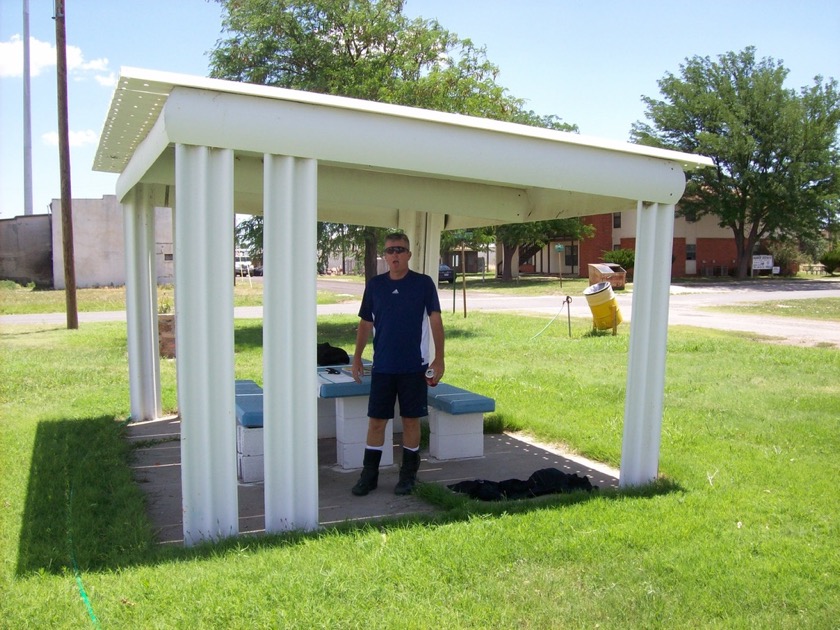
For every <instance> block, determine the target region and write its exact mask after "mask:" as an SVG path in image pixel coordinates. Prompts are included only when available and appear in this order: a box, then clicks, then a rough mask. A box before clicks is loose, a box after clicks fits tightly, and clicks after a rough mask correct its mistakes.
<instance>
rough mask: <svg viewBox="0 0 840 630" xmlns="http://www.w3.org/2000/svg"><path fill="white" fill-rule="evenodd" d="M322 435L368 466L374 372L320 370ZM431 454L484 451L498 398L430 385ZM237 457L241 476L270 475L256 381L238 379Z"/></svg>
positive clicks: (354, 464)
mask: <svg viewBox="0 0 840 630" xmlns="http://www.w3.org/2000/svg"><path fill="white" fill-rule="evenodd" d="M319 377H320V384H319V389H318V419H317V422H318V438H319V439H320V438H333V437H334V438H335V441H336V460H337V462H338V465H339V466H340V467H341V468H343V469H345V470H352V469H355V468H361V467H362V459H363V458H364V451H365V444H366V442H367V428H368V416H367V407H368V395H369V394H370V377H365V378H364V379H363V381H362V383H355V382H353V381H352V380H351V381H350V382H348V381H347V379H346V378H341V377H337V378H336V377H333V376H332V375H328V374H326V373H321V372H320V371H319ZM428 402H429V429H430V437H429V455H430V456H431V457H432V458H434V459H438V460H448V459H465V458H470V457H483V456H484V414H485V413H486V412H489V411H495V409H496V403H495V401H494V400H493V399H492V398H488V397H487V396H482V395H480V394H475V393H473V392H470V391H467V390H465V389H461V388H460V387H455V386H454V385H449V384H448V383H439V384H438V385H437V387H432V388H429V398H428ZM236 421H237V426H236V459H237V473H238V477H239V481H241V482H243V483H253V482H259V481H263V479H264V474H265V473H264V463H265V459H264V452H263V395H262V388H261V387H259V385H257V384H256V383H255V382H254V381H242V380H240V381H236ZM395 431H397V432H399V431H401V423H400V418H399V412H398V411H397V418H395V419H394V420H393V421H392V422H389V423H388V426H387V428H386V430H385V444H384V446H383V452H382V461H381V464H380V465H381V466H392V465H393V464H394V448H393V446H394V432H395Z"/></svg>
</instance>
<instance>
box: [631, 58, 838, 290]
mask: <svg viewBox="0 0 840 630" xmlns="http://www.w3.org/2000/svg"><path fill="white" fill-rule="evenodd" d="M787 74H788V71H787V70H786V69H785V68H784V67H783V66H782V64H781V62H776V61H774V60H772V59H769V58H765V59H761V60H759V61H757V60H756V58H755V49H754V48H753V47H748V48H746V49H745V50H744V51H742V52H740V53H733V52H729V53H726V54H724V55H721V56H720V57H718V60H717V61H712V60H711V59H709V58H708V57H703V58H701V57H693V58H691V59H687V60H686V62H685V64H683V65H680V76H679V77H678V76H675V75H673V74H671V73H667V74H666V75H665V77H664V78H663V79H661V80H660V81H659V88H660V90H661V92H662V95H663V96H664V100H656V99H654V98H650V97H643V99H642V100H643V102H644V103H645V104H646V105H647V111H646V114H645V115H646V117H647V118H648V119H649V120H650V121H651V122H652V123H653V125H652V126H651V125H648V124H644V123H641V122H637V123H635V124H634V125H633V130H632V136H633V138H634V140H635V141H637V142H640V143H642V144H647V145H652V146H660V147H666V148H672V149H676V150H679V151H685V152H688V153H698V154H702V155H708V156H709V157H711V158H712V160H713V161H714V168H708V169H702V170H700V171H697V172H695V173H693V174H692V175H691V176H690V179H689V181H688V183H687V186H686V193H685V195H684V196H683V199H682V201H681V202H680V207H679V212H680V213H681V214H683V215H684V216H686V217H688V218H690V219H693V220H696V219H699V218H700V217H702V216H704V215H707V214H708V215H714V216H716V217H717V218H718V222H719V225H720V226H721V227H728V228H730V229H731V230H732V232H733V234H734V236H735V246H736V251H737V255H738V260H737V273H738V277H739V278H744V277H746V276H747V272H748V266H749V262H750V257H751V255H752V253H753V250H754V248H755V246H756V245H757V244H758V243H759V242H760V240H761V239H763V238H766V237H768V236H774V237H778V236H790V237H792V238H804V237H808V236H809V235H814V234H815V233H816V232H817V231H819V230H820V228H821V227H822V226H823V225H824V224H825V222H826V220H827V214H828V208H829V207H830V204H831V203H832V200H836V198H837V197H838V195H839V194H840V177H838V174H839V173H838V165H839V164H840V154H839V153H838V143H837V131H838V124H840V100H839V99H838V92H837V82H836V81H835V80H833V79H830V80H828V81H827V82H823V79H822V77H815V79H814V84H813V85H812V86H810V87H803V88H802V89H801V90H800V92H799V94H797V93H795V92H794V91H793V90H788V89H785V88H784V87H783V83H784V80H785V78H786V76H787Z"/></svg>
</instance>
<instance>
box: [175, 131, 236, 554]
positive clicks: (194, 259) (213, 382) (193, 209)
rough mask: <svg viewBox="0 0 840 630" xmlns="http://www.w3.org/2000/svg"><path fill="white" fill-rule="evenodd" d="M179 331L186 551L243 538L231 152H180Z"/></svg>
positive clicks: (183, 148)
mask: <svg viewBox="0 0 840 630" xmlns="http://www.w3.org/2000/svg"><path fill="white" fill-rule="evenodd" d="M175 205H176V207H177V212H175V260H176V261H177V264H176V265H175V325H176V354H177V357H178V359H177V369H178V407H179V410H180V414H181V486H182V496H183V514H184V543H185V544H186V545H187V546H190V545H193V544H196V543H199V542H203V541H207V540H218V539H220V538H223V537H226V536H233V535H236V534H238V533H239V514H238V512H239V506H238V498H237V485H236V416H235V411H234V369H233V152H232V151H231V150H228V149H211V148H208V147H203V146H188V145H183V144H178V145H176V146H175Z"/></svg>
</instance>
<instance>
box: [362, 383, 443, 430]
mask: <svg viewBox="0 0 840 630" xmlns="http://www.w3.org/2000/svg"><path fill="white" fill-rule="evenodd" d="M428 393H429V386H428V383H426V375H425V374H424V373H423V372H412V373H410V374H380V373H379V372H374V373H373V374H372V375H371V379H370V399H369V400H368V417H370V418H379V419H381V420H388V419H389V418H393V417H394V403H395V402H396V401H397V400H399V401H400V415H401V416H402V417H403V418H424V417H425V416H428V415H429V403H428V399H427V398H426V397H427V395H428Z"/></svg>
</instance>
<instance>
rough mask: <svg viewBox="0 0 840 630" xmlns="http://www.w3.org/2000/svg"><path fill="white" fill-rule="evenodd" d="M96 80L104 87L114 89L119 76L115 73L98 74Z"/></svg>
mask: <svg viewBox="0 0 840 630" xmlns="http://www.w3.org/2000/svg"><path fill="white" fill-rule="evenodd" d="M94 78H95V79H96V82H97V83H98V84H99V85H101V86H103V87H114V86H115V85H116V84H117V75H116V73H114V72H109V73H108V74H98V75H96V77H94Z"/></svg>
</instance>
